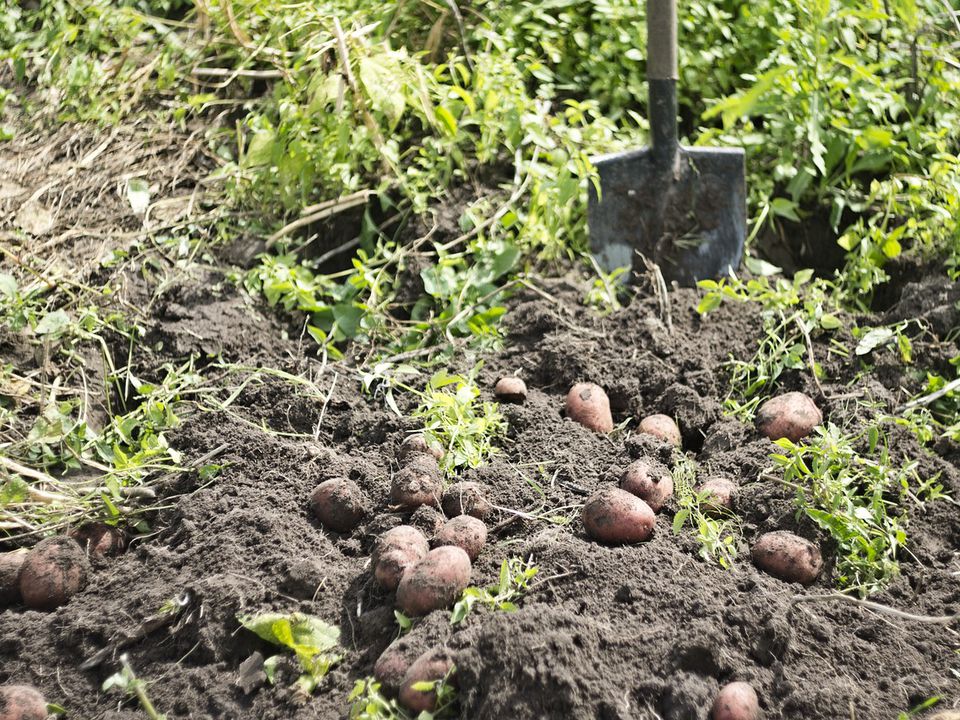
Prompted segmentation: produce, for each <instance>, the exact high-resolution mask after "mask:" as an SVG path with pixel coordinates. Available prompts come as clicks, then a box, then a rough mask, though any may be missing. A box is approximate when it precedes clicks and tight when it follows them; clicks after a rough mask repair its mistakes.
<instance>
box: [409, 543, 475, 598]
mask: <svg viewBox="0 0 960 720" xmlns="http://www.w3.org/2000/svg"><path fill="white" fill-rule="evenodd" d="M470 569H471V568H470V556H468V555H467V553H466V552H464V551H463V549H461V548H458V547H453V546H451V545H444V546H443V547H438V548H435V549H433V550H431V551H430V552H428V553H427V555H426V557H424V558H423V560H421V561H420V562H418V563H417V564H416V565H414V566H413V567H412V568H410V569H408V570H407V571H406V572H405V573H404V574H403V577H402V578H401V579H400V585H399V586H398V587H397V606H398V607H399V608H400V609H401V610H402V611H403V612H404V613H406V614H407V615H426V614H427V613H428V612H430V611H431V610H436V609H438V608H442V607H447V606H448V605H450V604H451V603H452V602H453V601H454V600H456V599H457V598H458V597H460V593H462V592H463V590H464V588H466V587H467V585H469V584H470Z"/></svg>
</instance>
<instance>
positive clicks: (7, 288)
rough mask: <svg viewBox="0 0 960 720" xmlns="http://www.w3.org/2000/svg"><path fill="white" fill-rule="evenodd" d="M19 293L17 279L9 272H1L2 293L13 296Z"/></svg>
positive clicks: (0, 293)
mask: <svg viewBox="0 0 960 720" xmlns="http://www.w3.org/2000/svg"><path fill="white" fill-rule="evenodd" d="M16 294H17V280H16V278H14V277H13V275H10V274H8V273H0V295H3V296H4V297H8V298H12V297H16Z"/></svg>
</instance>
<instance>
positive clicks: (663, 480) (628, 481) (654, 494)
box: [620, 458, 673, 513]
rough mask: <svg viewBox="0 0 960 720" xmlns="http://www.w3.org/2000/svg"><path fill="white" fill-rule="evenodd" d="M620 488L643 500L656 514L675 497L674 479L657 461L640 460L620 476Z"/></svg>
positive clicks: (629, 466)
mask: <svg viewBox="0 0 960 720" xmlns="http://www.w3.org/2000/svg"><path fill="white" fill-rule="evenodd" d="M620 487H621V488H622V489H624V490H626V491H627V492H628V493H630V494H631V495H636V496H637V497H638V498H640V499H641V500H643V501H644V502H645V503H646V504H647V505H649V506H650V509H651V510H653V511H654V512H655V513H656V512H660V510H661V509H662V508H663V506H664V505H665V504H666V502H667V500H669V499H670V498H671V497H673V477H672V476H671V475H670V471H669V470H667V469H666V468H665V467H664V466H663V465H661V464H660V463H658V462H657V461H656V460H650V459H648V458H640V459H639V460H635V461H634V462H632V463H630V464H629V465H628V466H627V469H626V470H624V471H623V475H621V476H620Z"/></svg>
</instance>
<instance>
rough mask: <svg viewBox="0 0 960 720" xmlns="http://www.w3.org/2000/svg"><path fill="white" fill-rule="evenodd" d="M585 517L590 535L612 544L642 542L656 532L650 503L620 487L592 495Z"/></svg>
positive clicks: (585, 507) (655, 520) (585, 523)
mask: <svg viewBox="0 0 960 720" xmlns="http://www.w3.org/2000/svg"><path fill="white" fill-rule="evenodd" d="M581 517H582V519H583V526H584V527H585V528H586V530H587V534H588V535H589V536H590V537H592V538H593V539H594V540H599V541H600V542H604V543H610V544H622V543H638V542H642V541H644V540H646V539H647V538H649V537H650V535H651V534H653V528H654V525H656V522H657V519H656V517H655V516H654V514H653V510H651V509H650V506H649V505H647V504H646V503H645V502H644V501H643V500H641V499H640V498H638V497H637V496H636V495H631V494H630V493H628V492H627V491H626V490H621V489H619V488H605V489H603V490H600V491H598V492H596V493H594V494H593V495H591V496H590V497H589V498H588V499H587V502H586V504H585V505H584V506H583V511H582V513H581Z"/></svg>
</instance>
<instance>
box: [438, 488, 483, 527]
mask: <svg viewBox="0 0 960 720" xmlns="http://www.w3.org/2000/svg"><path fill="white" fill-rule="evenodd" d="M440 507H441V509H442V510H443V514H444V515H446V516H447V517H456V516H457V515H472V516H473V517H475V518H477V520H486V519H487V518H488V517H489V516H490V512H491V511H492V510H493V506H491V505H490V503H489V502H488V501H487V499H486V497H484V495H483V490H482V489H481V487H480V486H479V485H478V484H477V483H475V482H458V483H453V485H451V486H450V487H448V488H447V489H446V490H444V492H443V499H442V500H441V501H440Z"/></svg>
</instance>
